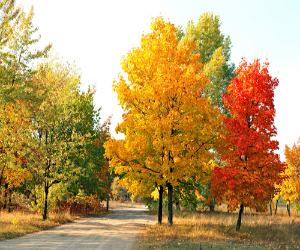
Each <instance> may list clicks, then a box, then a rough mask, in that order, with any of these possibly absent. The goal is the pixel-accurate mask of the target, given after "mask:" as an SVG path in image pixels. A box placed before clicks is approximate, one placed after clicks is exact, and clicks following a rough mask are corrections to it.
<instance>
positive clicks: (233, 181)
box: [212, 59, 284, 211]
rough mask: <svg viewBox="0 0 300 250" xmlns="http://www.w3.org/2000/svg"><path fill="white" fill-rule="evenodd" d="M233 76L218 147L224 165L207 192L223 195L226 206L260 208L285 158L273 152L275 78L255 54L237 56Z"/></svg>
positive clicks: (275, 144) (275, 145)
mask: <svg viewBox="0 0 300 250" xmlns="http://www.w3.org/2000/svg"><path fill="white" fill-rule="evenodd" d="M237 74H238V76H237V77H236V78H234V79H233V80H232V81H231V83H230V85H229V86H228V88H227V91H228V95H225V96H224V103H225V106H226V108H228V109H230V114H231V115H232V117H231V118H225V120H224V123H225V125H226V127H227V133H226V135H225V137H224V138H223V143H221V144H220V146H219V148H218V150H219V152H220V153H221V154H222V160H223V161H225V162H226V163H227V166H224V167H217V168H215V170H214V177H213V182H212V192H213V194H214V197H216V199H217V200H219V201H225V200H226V201H227V203H228V205H229V207H230V209H234V208H236V207H237V206H238V205H240V204H244V206H249V207H251V208H255V209H256V210H259V211H264V210H265V209H266V205H267V200H268V199H269V198H270V197H271V196H273V195H274V194H275V193H276V192H277V189H276V187H275V183H281V181H282V176H281V173H282V172H283V171H284V164H282V163H281V162H280V159H279V156H278V155H277V154H275V153H274V151H275V150H277V149H278V142H277V141H275V140H274V139H272V137H273V136H275V135H276V127H275V125H274V116H275V108H274V89H275V87H276V86H277V85H278V80H277V79H276V78H272V77H271V76H270V75H269V72H268V63H265V64H264V65H262V66H261V64H260V61H259V60H258V59H257V60H254V62H253V63H251V64H248V63H247V62H246V61H245V60H242V62H241V63H240V66H239V68H238V69H237Z"/></svg>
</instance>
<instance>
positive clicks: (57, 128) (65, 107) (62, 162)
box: [30, 59, 90, 219]
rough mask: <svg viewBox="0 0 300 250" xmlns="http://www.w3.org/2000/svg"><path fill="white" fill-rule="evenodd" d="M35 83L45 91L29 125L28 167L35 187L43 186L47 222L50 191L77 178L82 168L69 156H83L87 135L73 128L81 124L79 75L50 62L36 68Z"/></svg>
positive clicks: (58, 63) (44, 214) (64, 66)
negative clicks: (80, 147)
mask: <svg viewBox="0 0 300 250" xmlns="http://www.w3.org/2000/svg"><path fill="white" fill-rule="evenodd" d="M34 80H35V81H38V82H39V84H41V85H43V86H44V90H45V91H44V92H43V93H42V95H43V98H44V101H43V102H42V103H41V105H40V106H39V108H38V109H37V110H36V112H35V116H34V118H33V119H32V121H31V122H32V128H33V130H32V141H33V143H32V144H31V145H30V146H31V151H32V155H33V157H32V158H31V162H30V167H31V171H32V172H33V175H34V176H35V178H36V182H37V184H40V185H42V186H43V190H44V212H43V219H46V218H47V205H48V194H49V190H50V188H51V187H52V186H53V185H55V184H57V183H61V182H66V181H68V180H69V179H71V178H73V176H76V175H78V174H79V172H80V170H81V168H80V166H76V165H75V164H74V162H73V161H71V160H70V156H71V155H74V154H75V153H76V154H78V155H81V154H82V153H83V152H82V151H83V150H79V148H78V145H83V144H84V143H85V140H87V137H89V136H90V135H89V134H84V135H83V134H82V133H81V131H80V128H76V126H74V124H78V123H79V122H80V120H79V118H80V116H79V115H78V112H79V109H76V101H77V100H76V95H77V94H78V91H79V86H80V75H79V74H78V73H77V70H76V69H75V68H74V67H71V66H70V65H64V64H62V63H61V62H59V61H55V60H54V59H49V60H47V61H44V62H43V63H41V64H40V65H39V68H38V72H37V74H36V75H35V78H34Z"/></svg>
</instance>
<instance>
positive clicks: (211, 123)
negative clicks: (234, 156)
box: [105, 17, 223, 225]
mask: <svg viewBox="0 0 300 250" xmlns="http://www.w3.org/2000/svg"><path fill="white" fill-rule="evenodd" d="M151 30H152V32H151V33H149V34H148V35H143V36H142V38H141V46H140V47H137V48H133V49H132V50H131V51H129V53H128V54H127V56H126V57H123V61H122V63H121V65H122V69H123V71H124V73H127V76H128V82H127V81H126V80H125V78H124V77H123V76H122V75H121V74H120V75H119V81H115V82H114V85H113V87H114V91H116V92H117V93H118V99H119V101H120V105H121V106H122V108H123V109H124V111H125V114H124V115H123V122H122V123H120V124H118V126H117V128H116V132H119V133H124V134H125V139H124V140H116V139H113V138H112V139H110V140H109V141H108V142H106V144H105V149H106V157H107V158H109V159H110V166H114V167H115V171H116V173H118V174H121V173H126V177H125V178H124V184H125V185H126V187H127V188H128V189H129V190H130V192H133V193H136V192H138V191H139V192H143V194H148V193H149V192H150V191H153V190H154V189H155V187H159V188H160V189H162V187H167V189H168V211H169V216H168V222H169V225H172V223H173V222H172V221H173V213H172V206H173V204H172V193H173V188H174V187H175V186H177V185H178V182H180V181H182V180H188V179H189V178H191V177H195V178H196V179H200V180H201V179H203V178H205V176H206V172H208V171H209V170H210V169H211V168H212V167H213V166H214V164H213V161H212V159H213V158H214V156H215V153H214V151H213V150H212V149H213V145H214V143H215V141H216V140H218V133H219V131H220V130H221V126H222V118H223V115H222V114H220V111H219V109H218V108H217V107H214V106H211V105H210V103H209V101H208V99H207V98H204V97H203V91H204V90H205V87H206V85H207V83H208V82H209V80H208V78H207V77H206V76H204V74H203V72H202V69H201V68H202V64H201V63H199V59H200V55H199V54H193V51H194V49H195V48H196V44H195V43H194V42H190V41H187V42H186V43H182V44H181V45H180V46H178V41H177V40H176V38H175V36H174V34H175V31H176V28H175V27H174V25H173V24H171V23H170V22H166V21H164V20H163V18H162V17H157V18H156V19H154V20H153V21H152V23H151Z"/></svg>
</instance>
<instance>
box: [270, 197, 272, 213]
mask: <svg viewBox="0 0 300 250" xmlns="http://www.w3.org/2000/svg"><path fill="white" fill-rule="evenodd" d="M270 215H272V200H270Z"/></svg>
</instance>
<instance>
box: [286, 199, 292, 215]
mask: <svg viewBox="0 0 300 250" xmlns="http://www.w3.org/2000/svg"><path fill="white" fill-rule="evenodd" d="M286 208H287V211H288V214H289V217H291V202H290V200H288V204H287V205H286Z"/></svg>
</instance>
